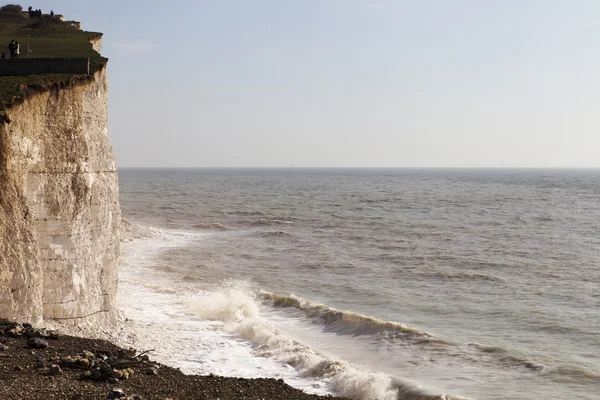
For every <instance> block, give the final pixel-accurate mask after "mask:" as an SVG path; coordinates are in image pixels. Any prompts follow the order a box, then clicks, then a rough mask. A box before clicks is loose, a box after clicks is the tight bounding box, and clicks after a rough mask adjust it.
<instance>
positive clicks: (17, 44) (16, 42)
mask: <svg viewBox="0 0 600 400" xmlns="http://www.w3.org/2000/svg"><path fill="white" fill-rule="evenodd" d="M20 51H21V46H19V42H18V41H15V58H19V53H20Z"/></svg>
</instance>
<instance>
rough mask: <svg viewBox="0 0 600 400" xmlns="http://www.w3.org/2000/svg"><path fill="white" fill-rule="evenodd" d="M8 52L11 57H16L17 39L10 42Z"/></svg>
mask: <svg viewBox="0 0 600 400" xmlns="http://www.w3.org/2000/svg"><path fill="white" fill-rule="evenodd" d="M8 54H10V58H15V39H12V40H11V41H10V43H9V44H8Z"/></svg>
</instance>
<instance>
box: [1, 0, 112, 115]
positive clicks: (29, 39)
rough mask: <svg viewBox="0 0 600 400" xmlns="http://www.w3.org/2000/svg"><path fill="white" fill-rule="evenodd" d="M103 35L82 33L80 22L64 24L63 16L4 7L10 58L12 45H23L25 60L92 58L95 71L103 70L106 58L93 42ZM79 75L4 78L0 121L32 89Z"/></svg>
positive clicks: (3, 38)
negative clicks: (93, 45)
mask: <svg viewBox="0 0 600 400" xmlns="http://www.w3.org/2000/svg"><path fill="white" fill-rule="evenodd" d="M101 37H102V34H101V33H99V32H86V31H82V30H81V25H80V23H79V22H75V21H64V19H63V17H62V15H57V14H54V12H52V13H51V14H44V13H42V12H41V10H34V9H33V8H32V9H31V10H30V11H27V10H26V11H23V10H22V7H21V6H18V5H7V6H3V7H2V8H0V52H3V53H5V55H6V57H7V58H8V57H9V49H8V43H9V42H10V41H11V40H12V39H14V40H16V41H18V42H19V46H20V57H21V58H27V57H28V56H29V58H30V59H31V58H71V57H85V58H87V57H89V58H90V68H91V70H97V69H99V68H102V66H104V65H105V64H106V59H105V58H102V57H101V56H100V54H99V53H98V52H97V51H95V50H94V49H93V47H92V44H91V42H90V41H93V40H96V39H100V38H101ZM74 78H75V80H77V79H81V78H82V77H81V76H77V74H44V75H28V76H2V77H0V121H1V120H2V114H3V110H4V109H6V108H7V107H10V105H11V104H13V103H15V102H19V101H21V100H22V99H23V98H24V97H25V96H26V95H27V94H28V93H31V91H32V90H43V89H45V88H48V87H51V86H54V85H66V84H70V83H71V82H72V81H73V79H74Z"/></svg>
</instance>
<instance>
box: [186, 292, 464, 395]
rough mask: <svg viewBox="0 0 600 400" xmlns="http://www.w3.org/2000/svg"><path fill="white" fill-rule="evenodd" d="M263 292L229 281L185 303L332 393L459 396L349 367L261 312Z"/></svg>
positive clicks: (258, 353)
mask: <svg viewBox="0 0 600 400" xmlns="http://www.w3.org/2000/svg"><path fill="white" fill-rule="evenodd" d="M264 296H265V292H262V293H261V294H260V295H257V294H255V293H254V292H253V291H252V290H251V289H250V285H249V284H248V283H247V282H241V281H233V280H230V281H227V282H225V283H224V284H223V285H222V286H221V288H220V289H218V290H216V291H207V292H204V293H202V294H200V295H199V296H198V297H197V298H196V299H195V300H193V301H192V302H191V303H190V305H189V311H190V312H192V313H194V314H196V315H198V316H200V317H201V318H204V319H208V320H217V321H223V322H224V324H225V328H226V329H227V330H228V331H230V332H232V333H234V334H236V335H237V336H239V337H241V338H243V339H246V340H249V341H250V342H252V343H253V344H254V345H255V352H256V354H257V355H258V356H260V357H270V358H273V359H276V360H278V361H281V362H285V363H287V364H288V365H290V366H292V367H294V368H295V369H296V370H297V371H298V372H299V373H300V374H301V375H302V376H305V377H313V378H319V379H322V380H323V381H324V382H326V383H327V384H328V386H329V387H330V388H331V389H332V390H333V391H335V392H336V394H338V395H341V396H344V397H349V398H354V399H361V400H452V399H462V398H460V397H454V396H449V395H446V394H441V393H435V392H433V391H432V390H430V389H427V388H424V387H422V386H421V385H419V384H417V383H415V382H412V381H409V380H405V379H400V378H396V377H393V376H390V375H387V374H384V373H380V372H373V371H368V370H363V369H360V368H357V367H354V366H352V365H350V364H349V363H348V362H347V361H344V360H341V359H339V358H337V357H335V356H333V355H329V354H325V353H323V352H320V351H318V350H316V349H314V348H311V347H309V346H306V345H304V344H302V343H300V342H298V341H295V340H293V339H292V338H290V337H288V336H286V335H284V334H282V333H281V332H280V331H279V329H278V328H277V327H275V326H274V325H272V324H271V323H269V322H268V321H267V320H265V319H263V318H261V317H260V300H261V298H263V297H264ZM407 329H409V330H410V331H411V332H413V331H414V330H411V329H410V328H407ZM415 332H417V331H415ZM419 334H421V333H419ZM423 334H425V335H428V334H426V333H423Z"/></svg>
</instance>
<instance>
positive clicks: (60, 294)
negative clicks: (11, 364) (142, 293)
mask: <svg viewBox="0 0 600 400" xmlns="http://www.w3.org/2000/svg"><path fill="white" fill-rule="evenodd" d="M91 46H92V44H90V48H91ZM20 91H21V93H20V94H19V97H18V99H17V100H15V101H14V102H13V103H11V104H8V105H7V106H6V107H5V108H4V110H2V114H3V115H2V116H3V118H2V121H0V317H3V318H8V319H12V320H19V321H28V322H33V323H39V322H41V320H43V319H54V320H59V321H61V322H64V323H67V324H82V323H96V322H112V321H114V319H115V313H116V312H115V306H114V302H115V294H116V287H117V259H118V256H119V223H120V206H119V190H118V177H117V168H116V162H115V157H114V153H113V150H112V147H111V145H110V142H109V138H108V132H107V115H108V80H107V76H106V68H100V69H98V70H97V71H95V72H94V73H93V74H92V75H90V76H80V77H78V76H73V77H69V79H68V80H66V81H63V82H58V83H56V82H54V83H52V82H49V83H48V84H47V85H42V86H40V87H36V88H35V90H32V89H31V88H28V87H27V86H25V85H22V86H21V88H20Z"/></svg>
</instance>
